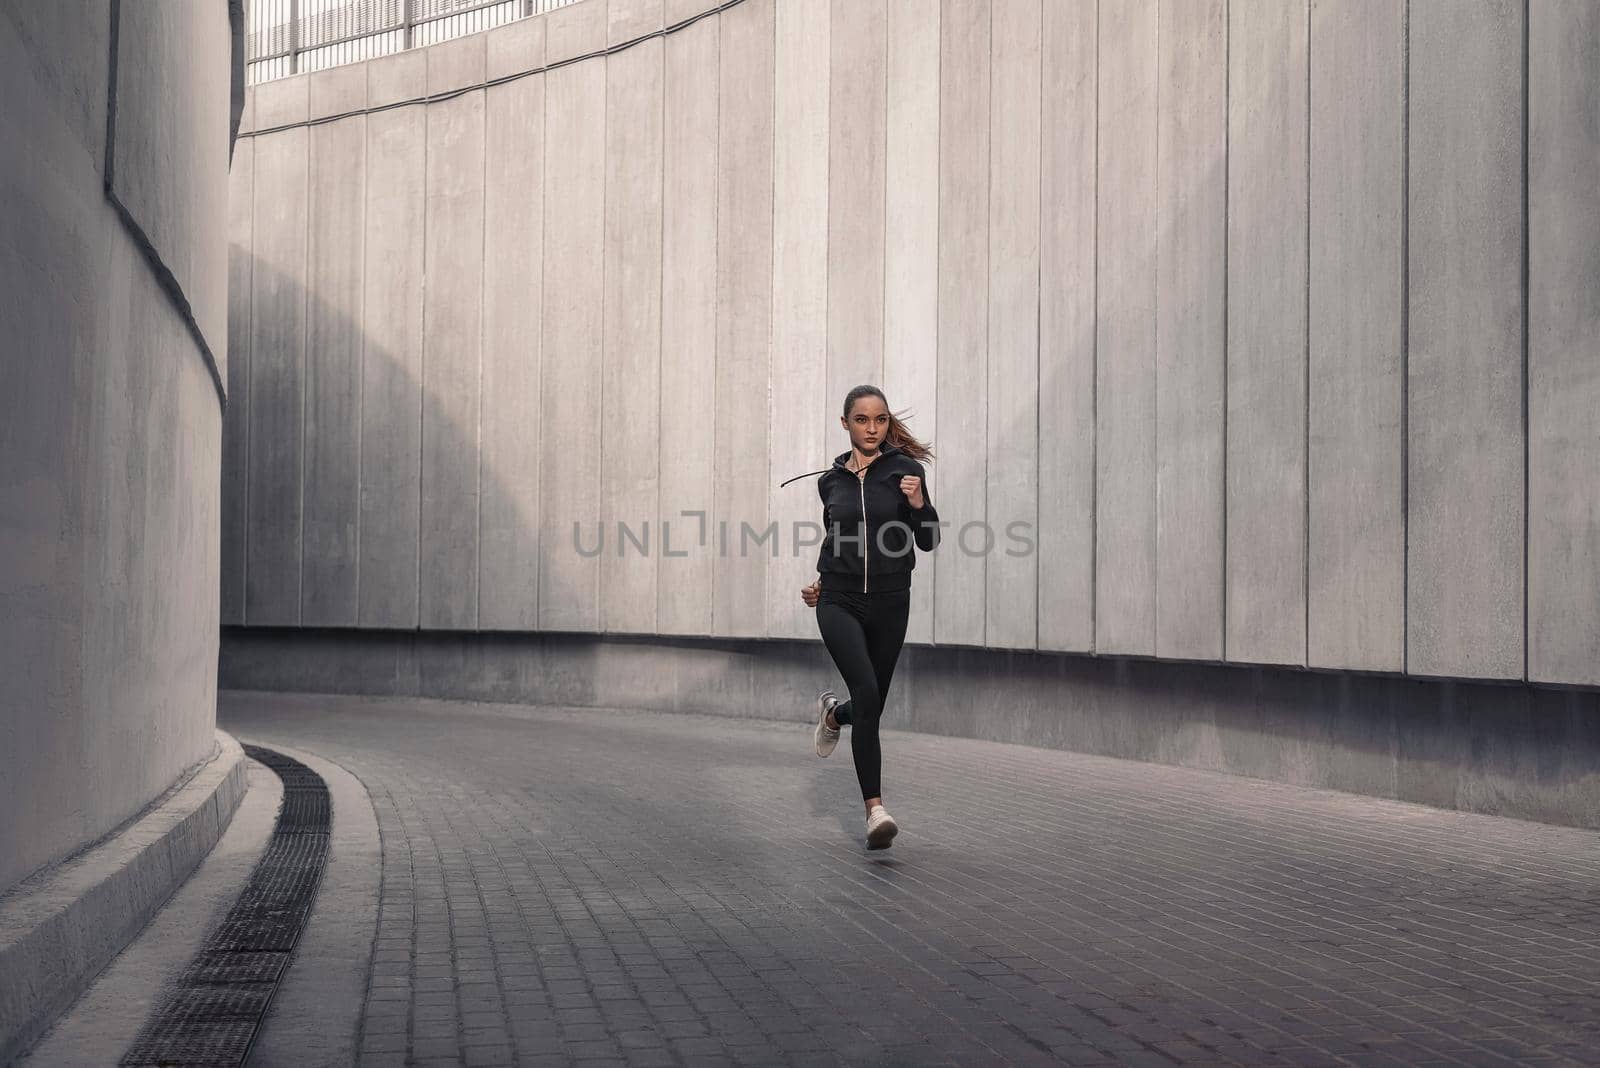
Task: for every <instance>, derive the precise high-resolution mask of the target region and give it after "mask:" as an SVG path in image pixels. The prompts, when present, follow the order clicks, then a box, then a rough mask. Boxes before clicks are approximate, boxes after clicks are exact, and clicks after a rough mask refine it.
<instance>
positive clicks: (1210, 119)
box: [1156, 0, 1228, 660]
mask: <svg viewBox="0 0 1600 1068" xmlns="http://www.w3.org/2000/svg"><path fill="white" fill-rule="evenodd" d="M1160 23H1161V27H1160V37H1161V42H1160V59H1159V62H1160V74H1159V78H1160V82H1159V85H1158V87H1157V93H1158V95H1159V98H1160V100H1161V109H1160V114H1159V116H1158V117H1157V120H1156V158H1157V160H1158V161H1159V166H1158V168H1157V173H1156V189H1157V205H1158V207H1157V213H1156V218H1157V220H1158V222H1157V226H1156V655H1158V656H1162V657H1173V658H1181V659H1191V660H1219V659H1221V658H1222V555H1223V546H1222V539H1223V533H1222V532H1223V518H1222V503H1223V494H1224V485H1223V444H1224V443H1223V423H1222V412H1223V405H1224V384H1223V383H1224V375H1225V373H1226V371H1227V366H1226V363H1227V353H1226V340H1225V338H1226V335H1225V333H1224V329H1223V326H1224V323H1223V319H1224V316H1225V315H1226V308H1227V303H1226V300H1227V289H1226V281H1227V249H1226V242H1227V230H1228V215H1227V210H1228V209H1227V173H1228V172H1227V138H1228V108H1227V78H1228V36H1227V34H1228V26H1227V5H1226V3H1225V2H1224V0H1161V10H1160Z"/></svg>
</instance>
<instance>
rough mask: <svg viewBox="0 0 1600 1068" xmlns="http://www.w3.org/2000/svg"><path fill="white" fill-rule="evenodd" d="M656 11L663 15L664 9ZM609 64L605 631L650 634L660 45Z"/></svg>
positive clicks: (656, 443)
mask: <svg viewBox="0 0 1600 1068" xmlns="http://www.w3.org/2000/svg"><path fill="white" fill-rule="evenodd" d="M655 11H656V17H657V19H659V17H660V4H659V3H657V4H656V6H655ZM617 13H618V12H617V9H616V0H613V15H614V16H615V15H616V14H617ZM623 25H624V26H626V25H629V23H626V22H624V23H623ZM613 28H614V29H615V26H614V27H613ZM605 63H606V177H605V183H606V188H605V228H606V229H605V257H606V263H605V328H604V329H605V335H604V352H603V362H602V375H603V379H604V380H603V382H602V384H601V387H600V395H601V396H602V397H604V398H605V425H606V432H605V434H604V435H603V436H601V437H600V438H599V440H597V441H596V442H595V444H596V445H597V446H598V447H599V449H600V454H601V465H600V486H599V490H600V494H601V510H600V515H601V519H602V521H603V522H604V523H605V527H606V533H607V535H608V536H609V537H610V538H611V539H612V543H611V544H608V545H607V547H606V548H607V551H606V552H605V554H604V555H602V556H601V557H600V629H601V630H608V631H624V632H629V633H635V634H648V633H653V632H654V631H655V629H656V597H655V593H656V562H657V560H658V559H659V557H660V550H661V547H660V545H659V544H658V541H657V536H658V535H659V533H660V519H659V515H660V508H659V507H658V505H659V503H660V501H659V487H660V474H659V463H660V461H659V456H660V454H661V446H662V442H661V421H660V415H659V413H660V409H661V270H662V266H661V221H662V219H661V177H662V172H661V150H662V149H661V144H662V114H661V109H662V97H661V93H662V83H663V75H664V71H663V69H662V45H661V41H660V40H659V39H657V40H653V41H645V42H643V43H641V44H637V45H635V46H633V47H632V48H629V49H626V50H624V51H622V52H618V53H617V54H616V55H613V56H611V57H609V58H608V59H606V60H605ZM624 528H626V530H624Z"/></svg>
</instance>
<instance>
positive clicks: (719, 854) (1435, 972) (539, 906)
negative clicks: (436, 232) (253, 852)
mask: <svg viewBox="0 0 1600 1068" xmlns="http://www.w3.org/2000/svg"><path fill="white" fill-rule="evenodd" d="M804 708H805V706H804V705H803V704H801V705H796V706H794V707H793V708H792V712H793V715H792V717H789V718H788V719H787V721H786V722H753V721H748V720H746V721H730V720H727V719H718V718H714V717H708V716H676V715H658V714H654V713H648V712H626V711H620V710H601V709H574V708H569V707H553V708H509V707H501V708H492V707H485V706H474V705H466V704H455V703H440V702H431V701H394V700H384V699H371V698H327V697H317V696H305V695H303V696H268V695H255V694H239V693H229V694H226V695H225V697H224V701H223V714H222V715H223V722H224V724H225V725H227V726H228V727H229V728H230V729H233V730H237V731H239V732H240V733H241V734H243V735H245V736H248V737H251V738H256V739H260V740H261V741H263V742H265V743H267V744H280V745H287V746H292V747H293V748H295V749H296V750H304V751H308V752H311V753H316V754H321V755H323V756H324V757H326V758H328V759H331V760H337V761H338V762H339V763H340V764H342V765H345V766H347V767H349V768H350V769H351V771H352V772H354V773H355V774H356V775H358V776H359V777H360V778H361V780H362V781H363V783H364V784H365V786H366V787H367V790H368V791H369V792H370V794H371V796H372V797H373V800H374V802H375V806H376V809H377V820H378V826H379V828H380V830H381V832H382V835H383V841H384V852H383V867H382V894H381V900H382V914H381V919H380V921H379V929H378V941H377V951H376V953H375V955H374V958H373V968H372V972H371V978H370V982H369V988H368V992H367V996H368V1000H367V1003H366V1010H365V1016H364V1023H363V1029H362V1046H361V1054H362V1056H361V1063H362V1064H365V1065H385V1064H396V1065H398V1064H402V1063H410V1064H417V1065H422V1064H431V1063H439V1064H457V1063H466V1064H483V1065H509V1064H513V1063H516V1064H522V1065H556V1064H562V1065H566V1064H595V1065H601V1064H615V1065H669V1064H693V1065H697V1066H699V1065H723V1064H766V1065H789V1064H795V1065H801V1064H806V1065H830V1066H831V1065H856V1064H860V1065H868V1064H871V1065H885V1064H893V1065H912V1064H916V1065H931V1064H958V1065H992V1064H1018V1065H1021V1064H1030V1065H1031V1064H1077V1065H1172V1064H1205V1065H1222V1064H1239V1065H1248V1066H1260V1065H1277V1064H1295V1065H1327V1066H1336V1065H1345V1066H1348V1065H1396V1066H1400V1065H1408V1066H1418V1065H1446V1064H1465V1065H1474V1066H1486V1065H1500V1064H1505V1065H1511V1064H1552V1065H1557V1064H1559V1065H1567V1064H1583V1063H1589V1062H1590V1061H1591V1060H1592V1056H1591V1055H1592V1050H1593V1047H1594V1040H1595V1029H1596V1026H1597V1025H1596V1020H1597V1017H1596V1011H1595V1010H1596V1001H1597V998H1600V965H1597V963H1596V961H1597V959H1600V956H1597V954H1596V949H1597V948H1600V915H1597V912H1596V907H1595V901H1594V894H1593V886H1594V883H1595V879H1596V877H1597V875H1600V870H1597V867H1596V861H1595V859H1594V849H1593V844H1594V835H1593V833H1592V832H1587V831H1575V830H1571V829H1567V828H1557V827H1546V826H1539V825H1535V824H1529V823H1522V822H1519V821H1515V820H1504V819H1494V818H1489V817H1483V816H1475V815H1465V814H1460V813H1449V812H1441V811H1438V810H1436V809H1428V808H1423V807H1419V806H1414V805H1408V804H1403V803H1398V802H1392V801H1377V800H1372V799H1367V798H1360V797H1353V796H1350V795H1348V794H1339V793H1333V792H1327V791H1321V790H1306V789H1296V788H1292V787H1286V786H1281V785H1274V784H1270V783H1263V782H1258V781H1252V780H1247V779H1240V778H1234V777H1230V776H1220V775H1213V774H1208V773H1205V772H1198V771H1192V770H1186V769H1178V768H1160V767H1152V766H1150V765H1147V764H1140V763H1131V762H1125V761H1119V760H1110V759H1105V758H1101V757H1090V756H1083V755H1076V754H1070V753H1060V752H1051V751H1046V750H1039V749H1031V748H1025V747H1016V746H1009V745H1000V744H994V743H991V742H975V741H957V740H952V739H946V738H929V737H924V736H918V735H914V734H909V733H905V732H903V731H900V730H897V729H893V728H890V729H888V730H887V731H886V732H885V734H884V752H885V772H886V776H887V778H886V794H887V800H888V803H889V805H890V807H891V810H892V811H893V812H894V813H895V815H896V818H897V819H898V820H899V821H900V824H901V827H902V831H901V834H900V836H899V837H898V838H897V839H896V841H895V844H894V847H893V849H891V850H888V851H886V852H881V853H868V852H867V851H866V850H865V849H864V847H863V844H862V833H863V826H862V823H863V821H862V816H861V811H860V805H859V795H858V794H857V793H856V785H855V779H854V771H853V769H852V767H851V765H850V763H849V761H848V759H843V760H841V759H840V757H841V756H842V755H843V753H842V751H841V752H838V753H836V754H835V755H834V757H833V758H832V759H830V760H826V761H823V760H818V759H817V757H816V756H815V755H814V754H813V753H812V751H811V746H810V724H809V722H808V721H807V719H806V717H805V715H804ZM847 744H848V743H847Z"/></svg>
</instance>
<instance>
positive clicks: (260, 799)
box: [19, 757, 283, 1068]
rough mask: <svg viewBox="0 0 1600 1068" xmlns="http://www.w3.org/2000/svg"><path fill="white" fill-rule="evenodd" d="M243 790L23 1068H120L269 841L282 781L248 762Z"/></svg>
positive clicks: (30, 1051)
mask: <svg viewBox="0 0 1600 1068" xmlns="http://www.w3.org/2000/svg"><path fill="white" fill-rule="evenodd" d="M243 767H244V768H245V777H246V787H247V788H246V789H245V791H244V796H243V797H242V798H240V800H239V805H238V808H237V809H235V811H234V814H233V819H232V820H230V821H229V822H228V826H227V830H226V832H225V833H224V834H223V835H222V837H221V838H220V839H218V840H217V843H216V845H215V846H213V847H212V849H211V851H210V852H208V853H207V854H206V855H205V858H204V859H203V860H201V862H200V864H199V866H198V867H196V868H195V869H194V871H193V872H192V873H191V874H190V875H189V877H188V878H186V879H184V880H183V881H182V882H181V884H179V885H178V886H177V887H176V888H175V889H174V890H173V893H172V896H171V897H170V898H168V899H167V900H166V901H165V903H163V904H162V905H161V907H160V911H158V912H156V914H155V915H154V916H152V917H151V918H150V922H149V923H148V924H146V925H145V926H144V929H143V930H140V931H139V932H138V937H136V938H134V939H133V940H132V941H131V942H129V943H128V945H127V946H126V947H125V948H124V949H123V950H122V952H120V953H118V954H117V956H116V958H115V959H114V960H112V961H111V963H109V964H108V965H106V968H105V970H104V971H102V972H101V973H100V974H99V975H98V976H96V977H95V978H94V981H93V983H91V984H90V985H89V987H88V989H86V990H84V992H83V994H82V995H81V996H80V997H79V998H78V1000H77V1001H75V1002H73V1004H72V1007H71V1008H69V1009H68V1010H67V1011H66V1012H64V1013H62V1014H61V1016H60V1017H59V1018H58V1019H57V1020H56V1021H55V1023H54V1025H53V1026H51V1028H50V1030H49V1031H48V1032H46V1033H45V1034H44V1035H43V1036H42V1037H41V1038H40V1039H39V1041H38V1042H37V1043H36V1044H35V1045H34V1046H33V1047H32V1048H31V1049H30V1050H29V1051H28V1053H27V1055H26V1056H25V1057H24V1058H23V1059H22V1060H21V1061H20V1062H19V1063H21V1064H25V1065H27V1066H28V1068H47V1066H60V1068H83V1066H84V1065H87V1064H100V1065H110V1064H116V1063H117V1061H118V1060H120V1059H121V1057H122V1054H123V1053H124V1052H125V1051H126V1050H127V1049H128V1047H129V1046H131V1045H132V1044H133V1042H134V1040H135V1039H137V1038H138V1036H139V1031H140V1030H141V1029H142V1028H143V1027H144V1024H145V1021H146V1019H147V1018H148V1017H149V1015H150V1014H151V1013H152V1012H154V1011H156V1010H157V1009H159V1008H160V1007H161V1005H162V1003H163V1002H164V1000H165V998H166V994H167V991H168V990H169V989H170V988H171V987H173V986H175V985H176V984H177V982H178V980H179V979H180V978H181V977H182V975H183V972H184V969H186V968H187V967H188V966H189V963H190V961H191V960H192V959H193V958H194V955H195V953H197V952H198V951H199V950H200V947H201V945H202V944H203V943H204V941H205V938H206V936H207V935H208V934H210V932H211V928H212V927H213V926H214V925H215V924H216V923H218V922H219V921H221V920H222V918H223V917H224V916H226V915H227V912H228V910H229V909H230V908H232V907H233V903H234V901H235V900H236V899H237V898H238V896H239V892H240V891H241V890H243V889H244V886H245V882H246V881H247V880H248V879H249V877H250V872H251V870H252V869H253V868H254V867H255V865H256V862H257V861H258V860H260V859H261V854H262V853H263V852H265V850H266V848H267V842H268V840H269V839H271V837H272V829H273V826H274V825H275V824H276V822H277V818H278V805H279V803H280V802H281V801H282V799H283V782H282V780H281V779H279V778H278V776H277V775H275V774H273V772H272V771H271V769H269V768H267V767H266V766H265V765H262V764H258V763H256V762H255V761H253V760H250V759H249V758H248V757H246V758H244V760H243Z"/></svg>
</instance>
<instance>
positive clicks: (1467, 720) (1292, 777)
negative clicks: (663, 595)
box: [222, 627, 1600, 829]
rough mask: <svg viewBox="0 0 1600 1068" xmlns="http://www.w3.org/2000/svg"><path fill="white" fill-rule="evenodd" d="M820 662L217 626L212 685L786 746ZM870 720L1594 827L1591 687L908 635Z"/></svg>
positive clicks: (602, 642) (702, 648)
mask: <svg viewBox="0 0 1600 1068" xmlns="http://www.w3.org/2000/svg"><path fill="white" fill-rule="evenodd" d="M832 671H833V665H832V663H831V662H830V661H829V659H828V654H827V651H826V650H825V649H823V648H822V646H821V644H820V643H817V642H800V641H789V640H782V639H779V640H750V639H720V638H718V639H684V638H673V637H656V638H646V637H613V638H595V637H593V636H590V635H581V634H537V633H500V634H469V633H466V632H458V633H448V632H440V631H434V632H424V633H416V632H412V633H402V632H394V631H390V632H376V631H358V630H342V631H333V630H319V629H312V628H293V627H285V628H271V627H259V628H255V627H251V628H246V627H225V628H224V629H223V643H222V675H223V680H224V682H223V685H224V687H225V690H230V691H244V690H268V691H280V692H281V691H304V692H312V693H356V694H372V695H379V696H389V695H394V696H411V697H424V698H439V699H444V700H460V701H490V702H501V703H508V704H535V705H556V706H563V707H575V708H594V709H607V710H609V709H617V708H627V709H640V710H650V711H674V712H693V713H696V714H701V715H705V714H709V715H718V716H729V717H733V718H739V719H760V720H769V721H778V722H783V723H787V726H786V727H785V728H784V729H786V730H789V731H793V732H794V733H793V739H794V746H795V750H794V752H795V759H796V760H803V759H805V756H806V754H807V753H808V752H809V749H808V746H809V744H810V736H809V733H808V731H809V727H808V726H807V725H806V723H805V722H804V720H803V716H804V710H806V709H807V708H809V707H810V706H811V702H812V701H813V700H814V698H815V696H816V691H817V689H818V686H819V684H820V680H822V679H826V678H827V677H828V675H829V674H830V673H831V672H832ZM228 697H229V694H228V693H226V692H225V693H224V694H223V695H222V704H223V707H224V715H226V707H227V701H228ZM441 712H442V713H443V714H447V713H448V709H443V710H441ZM884 726H885V727H886V728H888V729H890V730H915V731H923V732H927V733H931V734H945V735H951V736H954V737H963V738H982V739H987V740H990V741H999V742H1009V743H1012V744H1018V745H1033V746H1044V747H1047V748H1057V749H1070V750H1074V751H1076V752H1081V753H1097V754H1100V755H1103V756H1112V757H1119V758H1123V759H1131V760H1141V761H1145V762H1148V763H1156V764H1172V765H1177V766H1180V767H1187V768H1203V769H1206V770H1208V771H1219V772H1226V773H1228V774H1234V775H1247V776H1250V777H1252V778H1258V779H1267V780H1271V781H1274V782H1283V783H1290V784H1293V785H1297V786H1310V787H1317V788H1323V789H1334V790H1343V791H1346V792H1349V793H1356V794H1363V795H1367V796H1372V797H1387V798H1395V799H1398V800H1403V801H1413V802H1416V803H1419V804H1426V805H1433V806H1435V807H1438V808H1449V809H1460V810H1463V811H1468V812H1481V813H1486V814H1491V815H1499V816H1510V817H1514V818H1518V819H1528V820H1538V821H1540V822H1545V823H1559V824H1567V825H1571V826H1576V827H1589V828H1594V829H1600V693H1597V692H1594V691H1592V690H1591V691H1580V690H1576V689H1573V690H1566V691H1558V690H1554V689H1548V688H1543V687H1536V686H1527V685H1505V684H1503V683H1487V682H1461V681H1457V680H1452V679H1446V680H1441V679H1410V678H1404V677H1401V676H1396V675H1359V674H1354V673H1344V674H1337V675H1336V674H1330V673H1324V672H1311V671H1301V670H1297V669H1294V668H1283V667H1273V666H1250V665H1222V666H1218V665H1213V664H1195V663H1172V662H1163V661H1152V660H1134V659H1120V658H1118V659H1112V658H1107V657H1100V658H1096V657H1088V656H1081V655H1058V654H1044V653H1038V652H1028V651H1014V650H992V649H972V648H965V649H938V648H932V647H928V646H910V647H908V648H907V649H906V650H905V652H904V653H903V654H902V656H901V659H900V663H899V666H898V667H897V668H896V669H895V674H894V686H893V688H892V690H891V691H890V694H889V698H888V702H887V704H886V705H885V708H884ZM885 744H886V745H887V746H888V751H889V752H892V751H893V748H894V742H893V741H892V740H891V741H889V742H887V743H885ZM812 759H815V758H812ZM891 789H892V786H891Z"/></svg>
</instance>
